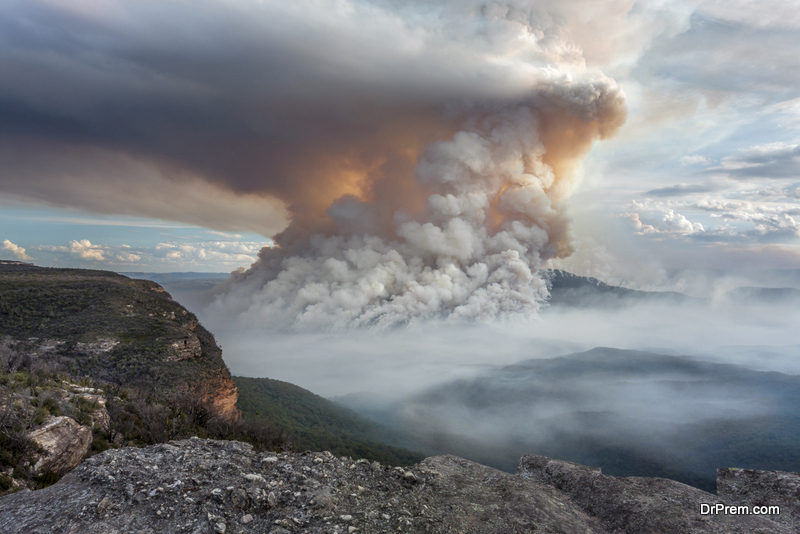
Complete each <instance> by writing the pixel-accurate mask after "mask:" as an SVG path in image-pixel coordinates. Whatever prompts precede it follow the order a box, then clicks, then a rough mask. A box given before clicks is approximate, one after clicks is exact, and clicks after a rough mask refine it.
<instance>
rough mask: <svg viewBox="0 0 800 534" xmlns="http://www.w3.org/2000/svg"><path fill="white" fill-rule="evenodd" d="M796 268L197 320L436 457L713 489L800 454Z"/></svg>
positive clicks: (237, 360)
mask: <svg viewBox="0 0 800 534" xmlns="http://www.w3.org/2000/svg"><path fill="white" fill-rule="evenodd" d="M695 274H696V273H695ZM796 275H797V273H790V272H785V273H778V274H777V275H776V274H775V273H760V275H759V276H760V278H759V277H756V276H755V275H753V273H749V274H742V273H719V272H711V273H704V274H703V276H704V277H705V279H707V280H709V281H710V284H709V287H708V288H707V290H706V291H705V295H704V296H703V297H702V298H701V297H700V296H697V295H698V294H699V292H697V293H695V296H686V295H683V294H681V293H678V292H646V291H635V290H624V289H622V288H619V287H616V286H607V285H604V284H599V285H598V283H597V281H596V280H592V279H587V278H582V277H569V276H568V275H567V276H566V277H565V278H563V279H561V280H560V281H558V280H556V281H552V280H551V281H550V282H549V283H550V286H549V289H550V293H551V296H550V302H551V304H549V305H545V306H543V307H542V309H541V311H540V312H539V314H538V315H536V316H535V317H523V316H518V317H505V318H504V319H502V320H499V319H498V320H493V321H485V322H475V321H472V322H462V323H456V324H453V323H452V322H448V321H446V320H439V321H436V320H430V321H425V322H421V323H417V324H414V325H410V326H404V327H396V328H388V329H386V328H383V329H379V328H352V329H346V330H342V329H339V330H331V331H329V332H326V333H322V332H311V333H309V332H304V333H298V332H292V331H289V332H287V331H279V330H275V329H272V328H270V326H269V325H265V327H264V328H262V329H255V328H253V327H252V326H248V327H247V328H241V327H239V326H237V325H236V324H235V322H233V321H231V320H230V318H229V317H227V318H226V317H220V316H217V315H212V314H208V313H206V314H205V315H204V314H203V313H201V314H200V316H201V319H202V321H203V323H204V324H206V326H208V327H210V329H211V330H212V331H213V332H215V334H216V335H217V339H218V340H219V341H220V343H221V345H222V347H223V350H224V357H225V360H226V362H227V363H228V365H229V366H230V368H231V370H232V371H233V373H234V374H237V375H244V376H263V377H269V378H273V379H278V380H284V381H287V382H291V383H294V384H297V385H299V386H301V387H304V388H306V389H308V390H310V391H312V392H314V393H317V394H319V395H322V396H325V397H328V398H331V399H333V400H335V401H337V402H340V403H342V404H344V405H345V406H348V407H350V408H352V409H354V410H355V411H357V412H359V413H360V414H362V415H364V416H366V417H369V418H372V419H373V420H375V421H377V422H379V423H381V424H383V425H385V426H387V427H389V428H390V429H391V430H393V431H395V432H397V433H398V434H399V435H402V436H404V437H403V440H404V441H402V443H401V444H402V445H404V446H407V447H410V448H415V449H416V450H420V451H422V452H424V453H426V454H441V453H455V454H459V455H462V456H465V457H469V458H472V459H475V460H478V461H481V462H483V463H487V464H489V465H494V466H496V467H498V468H501V469H506V470H513V469H514V467H515V464H516V461H517V460H518V458H519V456H521V455H522V454H525V453H540V454H546V455H549V456H554V457H560V458H563V459H568V460H573V461H580V462H582V463H588V464H592V465H601V466H603V467H604V469H605V470H606V472H608V473H610V474H619V475H657V476H669V477H671V478H676V479H679V480H683V481H685V482H688V483H691V484H694V485H697V486H700V487H704V488H706V489H711V490H713V476H714V471H713V469H715V468H716V467H722V466H727V465H729V464H730V465H734V464H735V465H737V466H739V467H754V468H769V469H794V467H792V465H790V464H791V462H796V461H798V460H800V458H797V456H798V454H797V452H796V451H794V447H793V446H791V445H790V443H794V441H792V440H794V439H795V437H796V436H795V434H797V433H798V432H800V424H798V422H799V421H800V413H797V409H796V406H797V405H798V402H797V401H798V400H800V399H798V398H797V397H798V395H800V394H799V393H798V392H800V377H798V376H796V375H800V331H798V330H797V328H796V325H797V324H798V320H800V305H799V304H800V299H798V298H797V293H798V292H797V290H796V287H789V286H791V285H794V281H795V280H796V278H797V276H796ZM550 276H551V278H552V273H551V275H550ZM677 278H685V276H683V277H677ZM677 278H676V279H677ZM545 280H547V276H545ZM775 283H782V284H784V287H782V288H777V289H776V286H775V285H774V284H775ZM771 284H772V285H771ZM695 287H698V286H697V284H695ZM770 287H771V289H764V288H770ZM168 289H169V287H168ZM175 296H176V298H178V299H179V300H180V298H181V294H180V292H178V293H176V295H175ZM206 310H208V308H206ZM597 347H606V348H608V349H597V350H592V349H596V348H597ZM612 349H624V350H625V351H638V352H625V351H621V350H612ZM586 351H588V352H586ZM766 435H770V436H772V437H771V438H770V440H771V441H767V440H766V438H764V436H766Z"/></svg>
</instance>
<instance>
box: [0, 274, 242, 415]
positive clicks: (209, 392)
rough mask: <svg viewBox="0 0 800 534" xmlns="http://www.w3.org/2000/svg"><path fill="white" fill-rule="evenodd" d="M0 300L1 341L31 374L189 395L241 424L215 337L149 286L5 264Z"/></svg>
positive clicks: (104, 276) (110, 277) (159, 289)
mask: <svg viewBox="0 0 800 534" xmlns="http://www.w3.org/2000/svg"><path fill="white" fill-rule="evenodd" d="M0 295H1V297H0V340H2V341H3V343H4V344H5V345H6V346H7V347H9V348H11V349H13V351H15V352H16V353H19V354H21V355H24V357H25V358H27V360H28V361H29V362H31V363H32V364H33V365H34V366H35V367H37V368H43V369H45V370H48V371H53V370H56V371H58V372H66V373H67V374H69V375H71V376H87V377H91V378H92V379H94V380H98V381H101V382H106V383H110V384H117V385H120V386H125V387H138V388H141V389H148V390H153V391H158V392H159V393H160V394H163V393H167V392H188V393H191V394H196V395H198V396H199V397H202V398H204V399H206V400H209V401H213V402H212V403H213V404H214V405H215V406H216V407H217V409H218V410H219V411H220V412H221V414H222V415H223V416H226V417H230V418H233V419H236V418H238V417H239V416H240V414H239V412H238V411H237V410H236V407H235V404H236V398H237V392H236V384H235V383H234V382H233V380H232V379H231V375H230V372H229V371H228V368H227V366H226V365H225V362H224V361H223V360H222V350H221V349H220V348H219V347H218V346H217V343H216V341H215V339H214V336H213V335H212V334H211V333H210V332H209V331H208V330H206V329H205V328H203V326H202V325H200V324H199V322H198V320H197V317H196V316H195V315H194V314H193V313H191V312H189V311H188V310H186V309H185V308H184V307H183V306H181V305H180V304H178V303H177V302H175V301H174V300H172V297H171V296H170V295H169V293H167V292H166V291H164V288H162V287H161V286H160V285H158V284H156V283H155V282H151V281H149V280H133V279H130V278H127V277H125V276H122V275H119V274H116V273H111V272H106V271H92V270H85V269H50V268H41V267H36V266H32V265H27V264H5V265H0ZM0 371H3V370H2V369H0Z"/></svg>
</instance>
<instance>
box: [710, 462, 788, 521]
mask: <svg viewBox="0 0 800 534" xmlns="http://www.w3.org/2000/svg"><path fill="white" fill-rule="evenodd" d="M717 494H718V495H719V496H720V497H723V498H724V499H725V500H726V501H729V502H732V503H734V504H746V505H757V506H780V510H781V513H780V514H779V515H773V516H770V518H771V519H774V520H776V521H779V522H782V523H786V524H794V525H798V524H800V473H784V472H782V471H755V470H753V469H717Z"/></svg>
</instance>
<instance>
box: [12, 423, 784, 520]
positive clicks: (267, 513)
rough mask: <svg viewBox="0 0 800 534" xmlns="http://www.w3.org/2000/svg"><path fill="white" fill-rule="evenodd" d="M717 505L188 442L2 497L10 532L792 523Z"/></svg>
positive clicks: (650, 484)
mask: <svg viewBox="0 0 800 534" xmlns="http://www.w3.org/2000/svg"><path fill="white" fill-rule="evenodd" d="M705 502H708V503H715V502H725V501H724V499H722V498H721V497H718V496H715V495H712V494H708V493H705V492H702V491H700V490H698V489H696V488H691V487H689V486H685V485H683V484H680V483H677V482H672V481H667V480H662V479H633V478H626V479H617V478H614V477H607V476H604V475H603V474H602V473H600V472H599V470H596V469H592V468H585V467H583V466H577V465H575V464H568V463H565V462H558V461H554V460H550V459H546V458H542V457H525V458H523V460H522V461H521V463H520V469H519V473H518V474H516V475H511V474H508V473H505V472H501V471H497V470H495V469H492V468H489V467H486V466H482V465H479V464H476V463H474V462H470V461H467V460H464V459H461V458H457V457H454V456H440V457H434V458H428V459H426V460H424V461H423V462H421V463H419V464H417V465H415V466H413V467H411V468H408V469H403V468H393V467H390V466H384V465H380V464H378V463H376V462H373V463H369V462H367V461H357V462H353V461H352V460H351V459H349V458H345V457H341V458H336V457H333V456H332V455H331V454H330V453H324V452H323V453H311V452H307V453H302V454H278V455H276V454H273V453H255V452H254V451H253V449H252V448H251V447H250V446H249V445H246V444H244V443H240V442H235V441H211V440H202V439H197V438H193V439H188V440H183V441H174V442H170V443H169V444H161V445H155V446H150V447H147V448H145V449H136V448H124V449H119V450H109V451H106V452H105V453H102V454H100V455H97V456H94V457H92V458H90V459H89V460H87V461H86V462H84V463H83V464H82V465H81V466H80V467H78V468H77V469H75V470H74V471H72V472H71V473H70V474H69V475H68V476H66V477H65V478H63V479H62V480H61V481H60V482H59V483H57V484H55V485H53V486H50V487H49V488H46V489H44V490H40V491H35V492H29V491H28V492H19V493H16V494H12V495H9V496H6V497H2V498H0V531H2V532H9V533H17V532H25V533H26V534H33V533H44V532H48V533H67V532H81V533H101V532H102V533H105V532H118V533H120V534H122V533H145V532H146V533H155V532H191V533H195V534H200V533H209V534H210V533H238V532H243V533H250V532H254V533H255V532H257V533H269V534H287V533H300V532H303V533H309V534H317V533H320V534H321V533H378V532H420V533H422V532H431V533H490V532H493V533H522V532H552V533H564V534H572V533H578V532H579V533H587V534H588V533H598V534H600V533H603V534H605V533H611V532H615V533H622V532H629V533H641V532H680V533H704V532H714V533H723V532H731V533H733V532H737V533H738V532H740V533H745V532H747V533H788V532H794V531H796V526H795V525H794V524H792V523H781V522H776V521H772V520H770V519H767V518H762V517H757V516H743V515H737V516H732V515H705V516H704V515H702V514H701V513H700V512H701V510H700V504H702V503H705Z"/></svg>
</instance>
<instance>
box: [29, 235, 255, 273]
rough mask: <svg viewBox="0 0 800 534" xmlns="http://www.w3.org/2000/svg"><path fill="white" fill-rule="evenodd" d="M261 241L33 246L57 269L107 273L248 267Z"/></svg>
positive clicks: (78, 242)
mask: <svg viewBox="0 0 800 534" xmlns="http://www.w3.org/2000/svg"><path fill="white" fill-rule="evenodd" d="M266 245H267V243H265V242H255V241H204V242H189V243H187V242H177V241H176V242H161V243H158V244H156V245H154V246H150V247H132V246H130V245H103V244H92V243H91V242H90V241H89V240H88V239H80V240H73V241H70V242H69V244H68V245H67V246H54V245H44V246H39V247H35V248H36V250H38V251H40V252H41V253H43V257H42V259H43V260H44V261H45V262H49V264H53V265H57V266H76V267H94V268H96V267H105V268H108V269H111V270H131V271H133V270H143V271H184V270H194V271H203V272H209V271H216V272H226V271H231V270H234V269H236V268H239V267H242V266H248V265H250V264H252V263H253V262H255V261H256V260H257V259H258V253H259V251H260V250H261V249H262V248H263V247H264V246H266Z"/></svg>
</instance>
